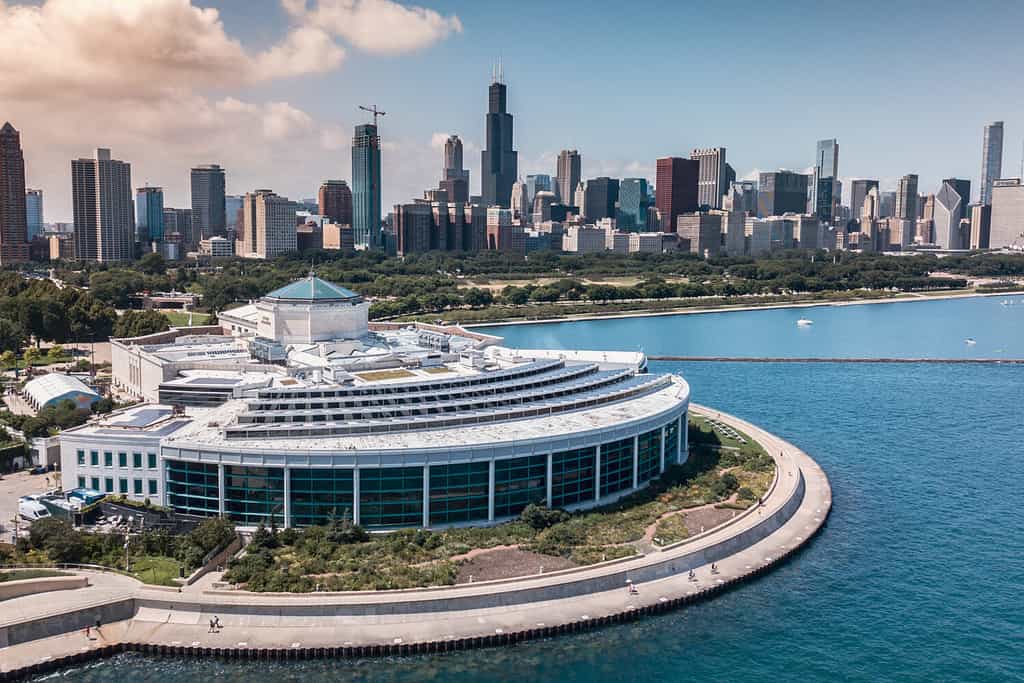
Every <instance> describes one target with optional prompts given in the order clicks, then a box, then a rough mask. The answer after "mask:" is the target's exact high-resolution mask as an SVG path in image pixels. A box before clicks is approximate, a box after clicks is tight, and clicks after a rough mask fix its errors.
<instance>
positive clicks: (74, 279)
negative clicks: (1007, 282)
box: [0, 251, 1024, 350]
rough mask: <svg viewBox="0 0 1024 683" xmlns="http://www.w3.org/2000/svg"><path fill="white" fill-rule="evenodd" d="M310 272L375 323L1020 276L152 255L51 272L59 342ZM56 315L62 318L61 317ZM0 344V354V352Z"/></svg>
mask: <svg viewBox="0 0 1024 683" xmlns="http://www.w3.org/2000/svg"><path fill="white" fill-rule="evenodd" d="M312 266H315V270H316V272H317V274H318V275H319V276H320V277H322V278H324V279H326V280H329V281H331V282H337V283H339V284H342V285H344V286H346V287H349V288H351V289H353V290H354V291H356V292H359V293H360V294H363V295H365V296H367V297H371V298H373V299H375V300H376V301H375V303H374V305H373V307H372V309H371V316H372V317H374V318H378V319H379V318H390V317H394V316H401V315H414V314H431V313H440V312H443V311H446V310H453V309H476V308H486V307H489V306H492V305H495V304H503V305H521V304H524V303H531V302H532V303H553V302H557V301H562V302H565V301H623V300H630V299H670V298H696V297H710V296H722V297H732V296H745V295H782V294H789V293H801V292H812V293H814V292H833V291H834V292H849V291H852V290H862V289H863V290H899V291H920V290H928V289H955V288H962V287H965V286H966V281H965V280H964V279H961V278H957V277H954V278H947V279H940V278H933V277H930V273H932V272H936V271H944V272H949V273H953V274H958V275H969V276H995V277H999V276H1012V275H1024V255H1007V254H973V255H965V256H950V257H946V258H943V259H939V258H938V257H936V256H935V255H933V254H918V255H910V256H886V255H882V254H854V253H845V252H844V253H839V254H830V253H826V252H817V253H814V252H807V251H789V252H780V253H777V254H773V255H771V256H770V257H767V258H757V259H754V258H750V257H721V258H713V259H708V260H704V259H701V258H699V257H697V256H695V255H693V254H689V253H685V252H669V253H663V254H614V253H607V252H605V253H598V254H560V253H555V252H535V253H532V254H530V255H529V256H525V257H524V256H516V255H511V254H504V253H499V252H480V253H476V254H458V253H448V252H432V253H426V254H413V255H409V256H406V257H403V258H393V257H386V256H384V255H383V254H381V253H378V252H356V253H352V254H344V253H341V252H337V251H316V252H306V253H304V254H298V253H291V254H286V255H283V256H281V257H279V258H276V259H273V260H270V261H251V260H242V259H234V260H228V261H222V262H218V263H217V264H216V265H215V266H207V267H204V268H202V269H200V268H199V267H196V266H194V265H188V266H177V267H168V264H167V263H165V262H164V261H163V259H162V258H161V257H160V256H159V255H157V254H147V255H146V256H145V257H144V258H142V259H140V260H139V261H136V262H135V263H133V264H130V265H127V266H107V265H103V264H88V265H87V266H85V267H83V269H82V270H79V271H59V272H58V277H60V278H61V279H63V280H64V281H65V282H67V283H68V284H72V285H75V286H77V287H87V288H88V295H87V298H85V299H84V303H81V304H79V305H78V306H77V311H76V313H75V314H73V315H70V317H73V318H74V319H75V324H74V325H72V324H71V322H72V321H69V324H68V326H67V329H68V330H69V332H68V333H67V335H68V338H69V339H76V340H82V339H87V338H89V335H90V334H95V335H96V338H97V339H102V338H106V337H105V335H104V334H103V333H104V332H106V334H109V333H110V331H112V329H111V330H108V329H107V328H108V327H109V328H112V326H113V318H112V317H110V316H109V311H108V309H109V307H111V306H113V307H117V308H127V307H129V306H130V305H131V303H132V301H131V298H132V295H134V294H136V293H138V292H141V291H155V290H171V289H177V290H187V291H194V292H197V293H199V294H201V295H202V297H203V298H202V303H201V306H202V308H203V309H204V310H208V311H211V312H218V311H222V310H224V309H226V308H229V307H231V306H233V305H236V304H238V303H240V302H245V301H249V300H251V299H257V298H259V297H261V296H263V295H264V294H266V293H267V292H269V291H271V290H273V289H276V288H278V287H281V286H283V285H285V284H287V283H289V282H292V281H294V280H296V279H298V278H301V277H304V276H305V275H306V274H307V273H308V272H309V270H310V268H311V267H312ZM614 277H632V278H637V279H639V280H640V283H639V284H636V285H632V286H620V285H611V284H597V283H594V282H584V281H585V280H600V279H603V278H604V279H607V278H614ZM537 278H557V280H556V281H555V282H554V283H552V284H543V285H539V286H538V285H534V284H529V283H527V282H525V281H528V280H532V279H537ZM495 279H500V280H505V281H517V280H523V281H524V285H523V286H522V287H513V288H507V289H506V290H504V291H502V292H500V293H498V292H493V291H490V290H488V289H487V288H485V287H484V286H483V285H486V284H488V283H489V282H490V281H492V280H495ZM466 285H470V286H468V287H467V286H466ZM473 285H478V286H473ZM25 286H27V285H24V284H23V285H22V287H25ZM60 291H67V290H60ZM68 296H70V295H68ZM48 298H50V293H48V292H45V293H44V296H42V297H40V300H41V301H45V300H46V299H48ZM90 302H91V303H96V304H99V306H100V308H97V309H93V308H92V307H91V306H89V305H86V304H89V303H90ZM43 308H44V309H45V308H46V306H45V305H44V306H43ZM63 308H64V309H67V311H68V312H70V308H71V306H63ZM10 311H11V313H9V314H5V313H4V310H3V309H0V350H2V349H3V348H10V347H11V344H12V343H13V342H16V341H17V340H18V329H17V328H16V327H15V328H14V329H12V328H11V326H10V325H6V324H5V322H4V318H10V319H12V320H15V321H22V320H25V322H24V323H20V324H21V327H22V329H25V330H27V331H26V335H35V332H36V331H43V332H44V333H45V329H50V328H52V329H62V328H61V325H58V324H51V325H47V324H44V323H42V322H39V323H38V324H36V325H34V326H33V325H32V324H31V320H30V318H31V317H32V313H31V310H25V311H21V307H20V306H18V305H17V304H12V305H11V306H10ZM104 311H106V312H104ZM15 313H17V315H15ZM90 314H91V317H90ZM48 315H50V316H51V322H53V323H56V322H57V320H58V316H59V315H61V313H59V312H58V311H57V307H53V310H52V311H50V312H49V313H48ZM12 316H13V317H12ZM19 316H20V317H19ZM105 316H106V317H105ZM37 318H38V316H37ZM94 319H95V323H93V324H92V325H91V326H89V325H88V324H87V323H89V322H90V321H92V320H94ZM83 320H84V321H85V322H83ZM160 324H161V321H159V320H158V319H156V318H153V317H150V318H149V319H147V320H145V321H144V322H143V321H142V320H141V319H137V320H135V321H132V323H131V327H132V330H131V332H132V333H130V334H123V335H122V334H121V332H122V331H120V330H119V331H117V332H116V334H117V335H118V336H136V334H135V333H136V331H137V330H144V331H142V332H137V333H138V334H145V333H147V332H149V331H158V329H161V328H160ZM26 326H27V327H26ZM5 337H6V338H7V339H8V341H7V342H6V343H7V344H8V346H2V344H3V343H4V341H3V340H4V338H5ZM42 338H43V339H47V337H45V336H44V337H42Z"/></svg>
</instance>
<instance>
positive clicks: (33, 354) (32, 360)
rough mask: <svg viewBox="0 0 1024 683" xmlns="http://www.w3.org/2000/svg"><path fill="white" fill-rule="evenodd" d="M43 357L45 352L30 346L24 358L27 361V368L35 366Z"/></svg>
mask: <svg viewBox="0 0 1024 683" xmlns="http://www.w3.org/2000/svg"><path fill="white" fill-rule="evenodd" d="M42 356H43V352H42V351H40V350H39V349H37V348H36V347H34V346H30V347H29V348H27V349H25V354H24V356H22V357H23V358H24V359H25V366H26V367H30V366H32V365H35V364H36V362H37V361H38V360H39V359H40V358H42Z"/></svg>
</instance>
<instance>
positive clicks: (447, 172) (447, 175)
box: [440, 135, 469, 203]
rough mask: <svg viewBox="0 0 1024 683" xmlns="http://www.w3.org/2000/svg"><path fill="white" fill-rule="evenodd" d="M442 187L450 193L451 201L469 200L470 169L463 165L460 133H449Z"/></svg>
mask: <svg viewBox="0 0 1024 683" xmlns="http://www.w3.org/2000/svg"><path fill="white" fill-rule="evenodd" d="M440 187H441V189H442V190H444V191H445V192H447V193H448V201H450V202H462V203H465V202H468V201H469V169H467V168H464V167H463V165H462V140H460V139H459V136H458V135H449V136H448V139H447V140H446V141H445V143H444V162H443V168H442V169H441V186H440Z"/></svg>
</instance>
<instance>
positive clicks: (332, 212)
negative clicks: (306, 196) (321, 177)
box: [319, 180, 352, 225]
mask: <svg viewBox="0 0 1024 683" xmlns="http://www.w3.org/2000/svg"><path fill="white" fill-rule="evenodd" d="M319 199H320V201H319V204H320V215H321V216H326V217H327V218H329V219H330V220H331V222H332V223H337V224H339V225H352V190H351V189H350V188H349V186H348V183H346V182H345V181H344V180H325V181H324V183H323V185H321V186H320V197H319Z"/></svg>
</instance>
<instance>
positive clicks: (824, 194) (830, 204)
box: [810, 138, 841, 223]
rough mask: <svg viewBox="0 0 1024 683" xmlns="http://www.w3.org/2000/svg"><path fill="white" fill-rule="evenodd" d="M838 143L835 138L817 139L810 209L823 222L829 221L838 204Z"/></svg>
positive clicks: (833, 215)
mask: <svg viewBox="0 0 1024 683" xmlns="http://www.w3.org/2000/svg"><path fill="white" fill-rule="evenodd" d="M838 180H839V143H838V142H836V139H835V138H829V139H828V140H818V145H817V149H816V151H815V157H814V178H813V185H812V186H811V197H810V199H811V201H810V204H811V206H810V211H811V213H813V214H816V215H817V216H818V218H819V219H821V221H822V222H823V223H830V222H832V219H833V218H834V217H835V215H836V208H837V207H838V206H839V199H840V197H839V195H840V194H841V192H840V191H837V187H836V183H837V181H838Z"/></svg>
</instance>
